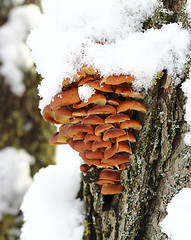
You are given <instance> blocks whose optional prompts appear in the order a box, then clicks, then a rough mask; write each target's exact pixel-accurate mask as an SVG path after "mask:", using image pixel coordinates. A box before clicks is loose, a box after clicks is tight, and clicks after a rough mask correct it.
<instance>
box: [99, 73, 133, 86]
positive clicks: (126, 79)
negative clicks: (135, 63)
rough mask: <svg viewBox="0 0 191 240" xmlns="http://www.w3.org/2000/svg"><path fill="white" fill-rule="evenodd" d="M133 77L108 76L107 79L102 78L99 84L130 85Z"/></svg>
mask: <svg viewBox="0 0 191 240" xmlns="http://www.w3.org/2000/svg"><path fill="white" fill-rule="evenodd" d="M134 80H135V79H134V77H132V76H130V75H120V76H115V75H114V76H109V77H107V78H105V77H103V78H102V79H101V83H106V84H110V85H119V84H122V83H132V82H133V81H134Z"/></svg>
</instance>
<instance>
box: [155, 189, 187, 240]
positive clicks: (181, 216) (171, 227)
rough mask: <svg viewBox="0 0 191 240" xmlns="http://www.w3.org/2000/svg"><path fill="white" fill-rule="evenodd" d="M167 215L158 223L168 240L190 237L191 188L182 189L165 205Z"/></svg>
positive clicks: (181, 239) (184, 239)
mask: <svg viewBox="0 0 191 240" xmlns="http://www.w3.org/2000/svg"><path fill="white" fill-rule="evenodd" d="M167 212H168V215H167V216H166V217H165V218H164V219H163V221H162V222H161V223H160V226H161V227H162V231H163V232H164V233H166V234H167V235H168V237H169V239H170V240H190V239H191V227H190V226H191V223H190V216H191V188H184V189H182V190H181V191H180V192H179V193H178V194H177V195H175V197H174V198H173V199H172V200H171V202H170V203H169V204H168V206H167Z"/></svg>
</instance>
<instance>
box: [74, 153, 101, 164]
mask: <svg viewBox="0 0 191 240" xmlns="http://www.w3.org/2000/svg"><path fill="white" fill-rule="evenodd" d="M79 156H80V157H81V158H82V159H83V160H84V161H85V162H86V163H87V164H88V165H99V164H101V160H100V159H93V158H92V159H89V158H87V157H86V156H85V153H79Z"/></svg>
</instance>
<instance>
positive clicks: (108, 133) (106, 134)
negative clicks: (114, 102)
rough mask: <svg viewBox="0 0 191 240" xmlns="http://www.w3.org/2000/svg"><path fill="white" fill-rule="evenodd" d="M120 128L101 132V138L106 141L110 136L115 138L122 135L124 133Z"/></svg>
mask: <svg viewBox="0 0 191 240" xmlns="http://www.w3.org/2000/svg"><path fill="white" fill-rule="evenodd" d="M121 130H122V129H119V128H111V129H108V130H107V131H105V132H104V134H103V140H104V141H108V140H109V139H111V138H116V137H120V136H122V135H124V134H125V133H126V132H125V130H122V131H121Z"/></svg>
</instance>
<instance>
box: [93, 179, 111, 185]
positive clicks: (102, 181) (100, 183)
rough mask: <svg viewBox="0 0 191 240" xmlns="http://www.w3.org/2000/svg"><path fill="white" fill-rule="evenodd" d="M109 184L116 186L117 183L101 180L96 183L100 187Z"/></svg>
mask: <svg viewBox="0 0 191 240" xmlns="http://www.w3.org/2000/svg"><path fill="white" fill-rule="evenodd" d="M108 183H111V184H115V181H112V180H107V179H101V180H98V181H97V182H96V184H98V185H105V184H108Z"/></svg>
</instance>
